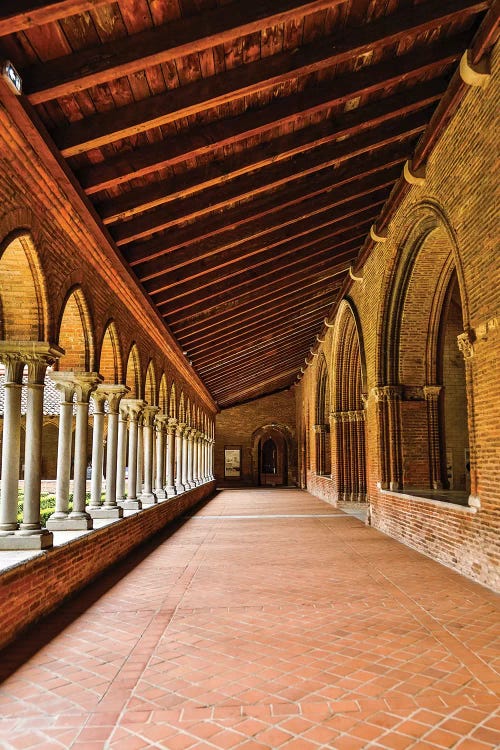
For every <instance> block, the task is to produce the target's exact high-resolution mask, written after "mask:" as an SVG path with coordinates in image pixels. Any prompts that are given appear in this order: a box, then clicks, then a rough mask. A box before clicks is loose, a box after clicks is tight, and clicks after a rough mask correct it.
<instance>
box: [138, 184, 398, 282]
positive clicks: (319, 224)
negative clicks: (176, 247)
mask: <svg viewBox="0 0 500 750" xmlns="http://www.w3.org/2000/svg"><path fill="white" fill-rule="evenodd" d="M385 194H386V191H384V192H383V193H382V192H380V193H375V196H377V197H378V200H376V201H375V200H374V198H373V197H372V196H373V195H374V194H372V195H369V196H368V197H365V198H363V199H359V200H357V201H355V202H354V205H352V204H351V205H349V208H348V209H346V207H345V206H343V207H342V208H340V207H338V208H336V209H333V210H332V211H327V212H325V213H323V214H321V215H319V216H318V214H316V215H315V216H314V217H312V218H310V219H305V220H303V221H298V222H297V223H295V224H293V225H292V226H290V227H289V228H288V229H289V231H288V232H285V233H283V231H282V230H281V228H279V229H277V230H276V231H275V232H272V233H270V234H268V235H266V239H265V241H262V239H261V238H257V239H255V240H251V241H250V242H248V243H245V244H243V245H239V246H238V247H236V248H231V249H229V250H225V251H222V252H221V253H217V254H216V255H213V256H210V257H208V258H205V259H202V260H200V261H196V260H194V261H193V262H191V263H189V264H184V265H183V266H182V267H181V268H180V269H177V270H173V271H172V272H171V273H168V272H166V273H165V274H164V275H162V276H161V277H159V278H156V279H153V280H152V281H149V282H145V283H144V288H145V289H146V290H147V291H149V292H151V293H154V294H158V293H159V292H167V291H168V290H169V289H172V288H176V287H177V285H178V284H179V283H181V284H182V283H186V282H189V281H191V282H194V283H195V284H197V285H202V284H205V283H206V282H207V280H209V279H210V278H211V277H213V278H219V279H223V278H224V277H225V276H227V275H231V274H233V273H235V272H237V271H238V270H245V269H250V268H256V267H258V266H259V265H260V264H261V263H262V262H266V261H267V260H268V258H269V257H270V255H271V254H272V258H273V259H274V260H275V261H276V260H278V259H279V258H283V257H286V256H287V255H289V254H290V253H293V252H295V251H296V250H298V249H300V248H302V247H309V246H311V245H313V244H315V243H319V242H321V241H323V240H325V239H328V238H330V237H332V236H334V235H336V234H338V233H339V232H342V231H344V230H345V229H352V228H353V227H357V226H359V225H360V224H362V223H366V222H367V221H370V220H374V219H375V217H376V215H377V213H378V211H379V209H380V207H381V206H382V204H383V198H382V196H384V198H385V197H386V196H385ZM346 214H347V215H346ZM214 274H217V277H215V276H214Z"/></svg>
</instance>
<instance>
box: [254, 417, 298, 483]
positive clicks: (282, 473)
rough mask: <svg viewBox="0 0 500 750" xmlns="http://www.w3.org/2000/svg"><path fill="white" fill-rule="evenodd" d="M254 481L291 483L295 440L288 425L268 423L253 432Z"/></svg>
mask: <svg viewBox="0 0 500 750" xmlns="http://www.w3.org/2000/svg"><path fill="white" fill-rule="evenodd" d="M251 456H252V483H253V484H254V485H256V486H273V487H277V486H283V485H285V486H286V485H288V484H289V467H290V466H291V465H292V462H293V440H292V435H291V433H290V430H289V429H288V427H287V426H286V425H280V424H267V425H263V426H262V427H259V429H258V430H255V432H254V433H253V434H252V452H251Z"/></svg>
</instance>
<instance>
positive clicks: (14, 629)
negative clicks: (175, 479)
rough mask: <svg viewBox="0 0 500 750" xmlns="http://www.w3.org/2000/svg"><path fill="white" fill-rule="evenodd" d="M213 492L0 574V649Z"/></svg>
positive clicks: (160, 507)
mask: <svg viewBox="0 0 500 750" xmlns="http://www.w3.org/2000/svg"><path fill="white" fill-rule="evenodd" d="M214 489H215V483H214V482H210V483H207V484H204V485H201V486H200V487H196V489H194V490H190V491H189V492H185V493H183V494H182V495H179V497H175V498H172V499H171V500H168V501H165V502H160V503H158V504H156V505H153V506H151V507H149V508H145V509H143V510H141V511H139V512H138V513H135V514H134V515H132V516H129V517H127V518H123V519H121V520H119V521H116V522H115V523H112V524H110V525H108V526H105V527H104V528H102V529H96V530H93V531H90V532H89V533H88V534H85V535H84V536H82V537H80V538H78V539H76V540H74V541H72V542H69V543H68V544H64V545H62V546H61V547H54V548H52V549H49V550H47V551H44V552H41V553H40V554H39V555H38V556H37V557H35V558H33V559H31V560H29V561H28V562H25V563H22V564H20V565H16V566H15V567H13V568H11V569H10V570H7V571H5V572H4V573H2V574H0V622H1V623H2V628H1V632H0V648H1V647H3V646H5V645H6V644H7V643H8V642H9V641H10V640H12V639H13V638H14V637H15V636H17V635H18V633H19V632H20V631H21V630H22V629H23V628H25V627H27V626H28V625H30V624H32V623H33V622H35V621H36V620H38V619H39V618H40V617H42V616H43V615H46V614H47V613H48V612H50V611H51V610H52V609H54V608H55V607H57V606H58V605H60V604H61V603H62V602H63V601H64V600H65V599H66V598H67V597H68V596H70V595H71V594H74V593H75V592H77V591H78V590H79V589H81V588H83V587H84V586H85V585H87V584H88V583H89V582H90V581H92V580H93V579H94V578H96V576H98V575H99V574H100V573H102V572H103V571H104V570H106V568H109V567H110V566H111V565H113V564H114V563H116V562H117V561H118V560H120V559H121V558H123V557H125V555H127V554H128V553H129V552H130V551H131V550H132V549H134V547H137V546H138V545H139V544H141V542H144V541H145V540H146V539H148V538H149V537H151V536H152V535H153V534H156V533H157V532H158V531H161V530H162V529H163V528H164V527H165V525H166V524H168V523H169V522H170V521H173V520H174V519H175V518H177V517H178V516H180V515H181V514H182V513H185V512H186V511H187V510H188V509H189V508H192V507H193V506H194V505H196V504H197V503H199V502H200V501H202V500H204V499H206V498H208V497H210V495H211V494H212V493H213V491H214Z"/></svg>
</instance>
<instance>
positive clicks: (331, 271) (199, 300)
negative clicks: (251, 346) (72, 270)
mask: <svg viewBox="0 0 500 750" xmlns="http://www.w3.org/2000/svg"><path fill="white" fill-rule="evenodd" d="M363 236H364V235H363ZM359 246H360V242H355V241H354V240H353V241H352V246H351V250H352V254H351V255H352V257H351V259H350V261H349V260H348V261H347V262H344V263H343V264H342V266H341V267H337V266H332V258H331V253H330V252H326V253H325V255H326V258H325V260H322V261H316V262H314V263H310V261H308V260H306V261H305V262H304V261H303V262H302V264H298V270H297V271H296V272H294V273H290V274H287V276H285V277H283V275H282V274H281V273H280V272H279V271H276V272H275V281H273V280H271V279H268V280H267V282H266V285H265V286H266V289H267V290H268V291H270V290H271V287H272V288H278V289H281V288H282V287H283V286H286V285H287V284H291V283H293V282H294V281H296V280H297V279H298V277H299V276H300V278H301V279H302V283H304V270H306V269H307V271H308V274H309V278H312V276H313V275H315V274H324V276H322V278H324V279H330V278H331V277H332V276H335V275H339V274H342V273H343V272H346V271H347V270H348V269H349V265H350V264H351V263H352V262H353V260H354V259H355V257H356V254H357V252H358V250H359ZM242 286H244V288H245V289H246V290H247V291H248V290H250V289H251V290H252V291H253V293H254V294H255V293H256V292H259V293H262V292H263V291H264V290H263V287H262V282H261V281H259V282H258V283H257V284H255V283H244V284H242ZM228 299H234V288H231V289H224V290H221V291H220V292H218V293H215V292H214V293H213V294H211V295H210V297H208V295H206V294H205V296H199V297H197V296H195V295H192V296H191V297H190V298H189V299H188V300H186V301H185V302H183V303H179V302H177V303H176V304H172V303H171V302H170V300H167V301H165V302H159V303H157V307H158V308H159V309H160V311H161V313H162V314H163V315H166V316H167V318H168V317H169V316H170V315H178V314H179V313H181V312H183V313H184V314H188V313H186V312H185V311H186V310H191V311H193V308H196V307H197V306H201V307H208V306H209V304H211V305H216V304H218V303H220V302H223V301H226V300H228Z"/></svg>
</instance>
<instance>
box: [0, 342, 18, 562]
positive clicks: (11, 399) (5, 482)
mask: <svg viewBox="0 0 500 750" xmlns="http://www.w3.org/2000/svg"><path fill="white" fill-rule="evenodd" d="M1 343H2V344H4V343H5V344H7V343H8V342H1ZM0 359H1V361H2V362H3V363H4V364H5V403H4V416H3V442H2V494H1V497H0V537H4V536H11V535H13V533H14V531H15V530H16V529H17V528H18V523H17V500H18V497H17V493H18V489H19V463H20V457H21V392H22V382H23V370H24V362H22V361H20V360H19V359H17V357H16V354H9V353H7V352H3V351H1V350H0ZM0 549H2V547H0Z"/></svg>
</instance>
